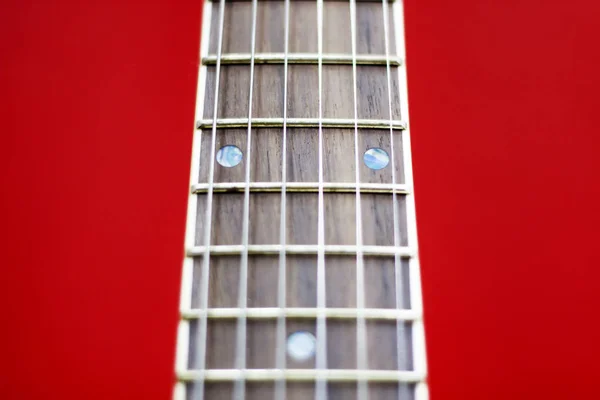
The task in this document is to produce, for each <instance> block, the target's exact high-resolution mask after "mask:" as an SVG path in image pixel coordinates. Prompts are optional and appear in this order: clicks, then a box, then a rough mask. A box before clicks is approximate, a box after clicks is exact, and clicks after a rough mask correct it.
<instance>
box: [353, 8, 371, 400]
mask: <svg viewBox="0 0 600 400" xmlns="http://www.w3.org/2000/svg"><path fill="white" fill-rule="evenodd" d="M350 35H351V42H352V90H353V99H354V166H355V168H354V171H355V180H356V187H357V189H356V248H357V250H356V308H357V317H356V367H357V368H358V369H359V370H365V369H367V353H366V347H365V346H366V343H367V334H366V323H365V318H364V309H365V281H364V280H365V276H364V273H365V272H364V264H363V251H362V245H363V239H362V208H361V202H360V189H359V187H360V170H361V169H360V164H359V141H358V95H357V90H358V89H357V84H358V83H357V76H356V75H357V71H356V1H355V0H350ZM356 385H357V391H358V396H357V397H358V400H367V398H368V384H367V382H366V381H365V380H363V379H359V380H358V381H357V382H356Z"/></svg>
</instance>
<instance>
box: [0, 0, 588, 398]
mask: <svg viewBox="0 0 600 400" xmlns="http://www.w3.org/2000/svg"><path fill="white" fill-rule="evenodd" d="M2 9H3V10H2V12H0V34H1V37H2V39H1V46H2V47H1V54H2V62H1V63H0V65H1V66H0V68H2V108H1V112H2V135H1V144H0V152H1V153H2V154H1V157H0V160H1V163H2V164H1V165H2V168H1V170H2V171H1V174H2V196H1V199H0V202H1V205H2V206H1V210H2V222H1V226H2V230H3V231H4V235H3V236H4V237H3V239H2V242H1V243H2V244H1V246H2V252H1V253H0V254H1V255H0V257H1V259H0V262H1V264H2V279H1V280H0V285H1V287H0V296H1V298H0V300H1V302H2V304H3V313H2V314H3V318H2V333H1V335H2V337H1V343H2V355H1V360H2V361H0V364H1V365H2V371H1V372H2V373H1V375H0V376H1V377H0V393H1V396H2V398H6V399H16V398H19V399H25V398H27V399H29V398H84V399H106V398H115V399H116V398H130V399H131V398H144V399H146V400H148V399H167V398H169V397H170V394H171V386H172V381H173V374H172V369H173V360H174V348H175V328H176V322H177V304H178V290H179V287H178V286H179V277H180V267H181V258H182V255H183V253H182V243H183V234H184V222H185V210H186V208H185V205H186V199H187V197H186V195H187V188H188V173H189V162H190V150H191V137H192V130H193V129H192V128H193V111H194V100H195V99H194V96H195V83H196V73H197V65H198V44H199V33H200V30H199V29H200V26H199V25H200V12H201V4H200V1H185V2H183V1H182V2H169V1H153V2H134V1H129V2H123V1H106V2H100V3H93V2H75V1H70V2H67V1H64V2H50V1H47V2H45V1H28V2H25V1H13V2H4V4H3V6H2ZM406 17H407V40H408V68H409V91H410V96H411V97H410V108H411V126H412V129H413V130H412V132H413V153H414V162H415V166H414V169H415V180H416V191H417V212H418V223H419V238H420V245H421V257H422V264H423V265H422V269H423V282H424V295H425V307H426V329H427V339H428V343H427V344H428V352H429V364H430V383H431V392H432V397H433V399H434V400H450V399H457V400H458V399H461V400H465V399H477V400H479V399H507V398H511V399H531V398H544V399H549V398H556V399H564V398H593V397H594V395H593V393H595V392H596V391H597V385H596V384H597V382H598V379H599V378H600V372H599V371H600V367H599V365H598V363H599V362H598V356H599V355H600V344H599V341H598V337H600V326H599V325H598V323H597V321H596V318H597V317H596V315H597V314H598V311H597V310H598V306H599V305H600V300H599V296H598V290H597V288H598V286H599V284H598V282H599V281H600V271H599V270H598V268H597V266H598V265H599V256H598V252H597V250H596V246H597V238H598V233H597V229H598V226H599V223H600V216H599V213H598V211H597V204H598V202H599V200H600V193H599V190H598V185H597V181H598V178H599V176H600V161H599V159H598V157H597V150H598V148H599V146H600V139H598V135H597V132H596V130H597V128H596V125H597V123H596V122H597V114H598V111H597V103H598V102H597V99H596V97H597V93H598V92H599V91H600V75H599V74H598V72H597V66H598V62H599V61H600V56H599V53H598V51H597V38H598V36H599V31H598V28H597V27H596V25H597V21H598V20H600V9H599V6H598V5H597V4H596V2H594V1H591V0H573V1H571V2H567V3H565V2H562V1H545V2H541V1H529V2H522V1H505V2H497V1H480V0H477V1H475V0H471V1H463V2H447V1H441V0H422V1H419V2H418V4H417V2H416V1H412V0H411V1H407V3H406Z"/></svg>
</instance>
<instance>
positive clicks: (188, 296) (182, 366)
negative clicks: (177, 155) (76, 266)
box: [173, 2, 212, 400]
mask: <svg viewBox="0 0 600 400" xmlns="http://www.w3.org/2000/svg"><path fill="white" fill-rule="evenodd" d="M211 11H212V4H211V3H209V2H206V3H205V4H204V7H203V13H202V17H203V18H202V33H201V39H200V40H201V42H200V59H201V60H202V59H203V58H204V57H206V55H207V54H208V39H209V36H210V35H209V32H210V20H211V14H212V13H211ZM206 70H207V68H206V66H205V65H203V64H201V65H200V67H199V71H198V72H199V73H198V83H197V85H198V86H197V89H196V110H195V115H196V117H195V120H197V119H198V118H200V117H202V113H203V108H204V92H205V85H206ZM201 142H202V131H201V130H200V131H196V128H195V127H194V135H193V142H192V163H191V170H190V183H191V184H192V185H193V184H195V183H196V182H198V177H199V175H200V143H201ZM197 200H198V197H197V196H196V194H195V193H191V192H190V196H189V198H188V210H187V213H188V214H187V215H188V216H187V221H186V229H185V247H186V249H187V248H189V247H190V246H194V244H195V237H196V221H197V218H196V213H197ZM193 274H194V259H193V257H192V256H189V255H186V256H185V258H184V260H183V268H182V274H181V289H180V290H181V293H180V301H179V307H180V309H182V310H183V309H186V308H188V307H191V305H192V282H193ZM189 343H190V324H189V321H186V320H183V319H182V320H180V321H179V327H178V332H177V355H176V361H175V370H176V371H184V370H187V369H188V362H189ZM186 391H187V390H186V386H185V384H184V383H182V382H178V383H176V384H175V389H174V392H173V398H174V399H175V400H185V399H186Z"/></svg>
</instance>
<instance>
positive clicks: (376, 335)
mask: <svg viewBox="0 0 600 400" xmlns="http://www.w3.org/2000/svg"><path fill="white" fill-rule="evenodd" d="M251 11H252V3H251V2H232V3H229V2H228V3H226V6H225V26H224V36H223V54H227V53H249V52H250V39H251V26H252V18H251V15H252V14H251ZM218 13H219V8H218V3H215V4H214V5H213V14H212V25H211V39H210V45H209V53H211V54H214V53H215V52H216V48H217V43H216V38H218V21H219V19H218V17H219V16H218ZM389 14H390V15H391V8H390V10H389ZM316 22H317V19H316V4H315V2H313V1H311V2H307V1H292V2H291V20H290V39H289V50H290V52H316V51H317V29H316ZM357 24H358V25H357V51H358V53H359V54H379V55H382V54H385V48H384V34H383V32H384V29H383V19H382V4H381V3H377V2H359V3H357ZM389 27H390V39H391V42H390V43H391V44H390V51H391V52H393V51H394V39H393V34H392V32H393V30H392V29H393V24H392V22H391V20H390V25H389ZM323 32H324V38H323V40H324V41H323V49H324V52H325V53H344V54H351V41H350V12H349V6H348V3H347V2H327V1H326V2H325V3H324V31H323ZM256 38H257V42H256V51H257V52H283V50H284V3H283V2H279V1H266V2H259V7H258V19H257V32H256ZM254 71H255V73H254V83H253V84H254V86H253V99H252V116H254V117H282V116H283V107H284V98H283V96H284V66H283V65H256V66H255V70H254ZM215 72H216V67H214V66H210V67H208V73H207V82H206V88H205V108H204V118H206V119H210V118H212V116H213V111H214V106H215V104H214V88H215ZM391 72H392V73H391V81H392V88H391V90H392V113H393V115H392V117H393V118H394V119H400V118H401V115H400V103H399V95H398V79H397V76H398V75H397V70H396V68H392V71H391ZM249 88H250V68H249V66H248V65H223V66H221V79H220V83H219V92H220V94H219V104H218V105H217V107H218V112H217V114H218V117H219V118H245V117H247V116H248V103H249V98H248V97H249ZM357 90H358V96H357V104H358V117H359V118H365V119H389V118H390V116H389V104H388V84H387V69H386V67H385V66H383V67H382V66H359V67H358V68H357ZM318 100H319V92H318V67H317V65H289V69H288V97H287V101H286V102H285V103H286V105H287V115H288V117H312V118H316V117H318ZM322 100H323V116H324V117H325V118H354V98H353V79H352V66H347V65H345V66H337V65H325V66H323V93H322ZM247 134H248V132H247V129H244V128H242V129H219V130H218V131H217V136H216V143H215V151H216V150H218V149H219V148H221V147H222V146H224V145H228V144H230V145H236V146H237V147H239V148H240V149H242V151H243V152H244V158H243V161H242V162H241V163H240V164H239V165H237V166H236V167H233V168H224V167H222V166H220V165H219V164H218V163H216V161H215V160H211V159H210V155H211V145H212V137H211V132H210V130H206V131H204V132H203V133H202V139H201V156H200V174H199V182H200V183H206V182H208V181H209V167H210V163H211V162H212V163H214V182H244V180H245V170H246V168H247V163H250V180H251V181H252V182H280V181H281V180H282V165H283V163H285V164H286V166H287V176H286V179H287V181H289V182H317V181H318V171H319V165H318V151H319V149H318V144H319V143H318V130H317V129H314V128H306V129H304V128H303V129H299V128H293V129H288V130H287V157H286V159H285V160H284V159H283V152H282V130H281V129H266V128H259V129H253V130H252V146H251V154H250V157H248V155H247V154H246V148H247ZM392 134H393V135H394V137H393V140H394V149H393V153H394V164H395V177H396V181H395V182H392V163H391V162H390V164H389V165H388V166H387V167H386V168H384V169H382V170H379V171H374V170H371V169H369V168H368V167H366V166H365V165H364V163H363V161H362V155H363V153H364V151H366V150H367V149H369V148H371V147H381V148H383V149H385V150H386V151H387V152H388V153H389V154H390V156H391V155H392V149H391V133H390V130H385V129H384V130H376V129H361V130H360V131H359V143H358V144H357V143H355V140H354V130H353V129H324V130H323V152H324V153H323V159H324V163H323V166H322V167H323V178H324V181H325V182H355V179H356V178H355V171H356V168H358V169H359V176H360V181H361V182H363V183H404V165H403V164H404V162H403V161H404V160H403V158H402V133H401V131H394V132H393V133H392ZM355 146H356V147H357V148H358V151H359V165H355V161H354V159H355V158H354V155H355V153H354V152H355ZM206 197H207V195H206V194H199V195H198V213H197V231H196V244H197V245H203V244H204V243H205V241H204V239H205V238H204V237H203V233H204V226H205V224H206V223H211V224H212V229H211V238H210V243H211V244H214V245H234V244H238V245H239V244H241V243H242V225H243V218H244V215H243V201H244V194H243V193H215V194H213V203H212V204H213V206H212V207H213V208H212V217H211V220H210V221H205V210H206V208H205V207H206V200H207V198H206ZM360 201H361V214H362V227H363V232H362V234H363V244H365V245H380V246H393V245H394V222H393V202H392V195H391V194H366V193H363V194H361V198H360ZM356 203H357V201H356V194H355V193H326V194H325V195H324V206H325V207H324V216H325V244H344V245H354V244H356V224H355V221H356ZM317 213H318V195H317V194H316V193H288V194H286V215H285V218H286V235H285V236H286V242H287V244H317V221H318V216H317ZM405 214H406V211H405V207H404V198H403V196H401V195H399V196H398V223H399V226H400V238H399V242H400V245H403V246H406V245H407V234H406V215H405ZM280 218H281V194H280V193H251V194H250V214H249V219H250V224H249V226H250V228H249V238H248V240H249V243H250V244H279V243H280V232H279V227H280ZM210 265H211V268H210V281H209V304H208V306H209V307H211V308H213V307H237V306H238V290H239V284H240V282H239V268H240V256H237V255H236V256H216V255H213V256H211V260H210ZM278 268H279V259H278V256H266V255H250V256H249V259H248V282H247V285H248V298H247V303H248V304H247V306H248V307H277V306H278V304H277V282H278V273H279V272H278ZM201 269H202V257H198V258H197V259H196V261H195V264H194V274H193V298H192V307H195V308H197V307H200V301H199V299H200V287H201V286H200V284H201ZM400 270H401V274H400V277H399V279H398V280H397V279H396V277H395V264H394V257H365V259H364V271H365V302H366V304H365V306H366V307H369V308H371V307H372V308H396V287H395V285H396V282H400V283H401V288H400V290H399V292H400V293H401V298H400V299H399V300H398V303H399V304H400V307H401V308H410V304H409V291H408V279H409V276H408V263H407V261H406V260H402V262H401V264H400ZM325 275H326V280H325V287H326V299H325V302H326V306H327V307H356V306H357V304H356V257H355V256H329V255H328V256H326V258H325ZM316 305H317V256H316V255H314V256H313V255H288V256H287V257H286V306H288V307H316ZM247 323H248V328H247V350H246V351H247V359H246V365H247V368H275V367H276V364H275V361H276V357H275V355H276V329H277V320H276V319H273V320H252V319H249V320H248V322H247ZM236 324H237V320H236V319H230V320H229V319H219V320H211V319H209V322H208V334H207V336H208V337H207V358H206V368H235V365H234V358H235V351H236V344H235V341H236V326H237V325H236ZM326 324H327V368H331V369H338V368H343V369H352V368H356V367H357V365H356V356H357V354H356V353H357V342H356V321H355V320H336V319H331V320H327V321H326ZM399 325H400V326H398V327H397V325H396V322H395V321H391V322H390V321H367V342H366V343H363V344H362V345H363V346H366V349H367V355H368V357H367V358H368V368H369V369H391V370H394V369H398V368H400V369H402V370H410V369H411V368H412V350H411V349H412V343H411V334H410V332H411V330H410V324H409V323H403V324H399ZM198 329H199V323H198V322H196V321H194V322H192V323H191V332H190V338H191V341H190V357H189V359H190V360H191V361H190V365H189V367H190V368H195V367H197V366H196V365H195V364H194V361H193V360H194V358H195V357H194V355H195V352H196V347H197V345H198V343H197V339H198ZM298 330H305V331H309V332H312V333H313V334H315V335H316V320H315V319H288V320H287V321H286V332H287V334H291V333H293V332H295V331H298ZM398 350H400V354H398ZM286 367H288V368H314V367H315V359H314V358H312V359H311V360H309V361H306V362H302V363H300V362H297V361H294V360H293V359H291V358H290V357H288V359H287V360H286ZM232 388H233V385H232V384H225V383H223V384H212V383H208V384H207V385H206V397H205V398H208V399H221V398H222V399H231V396H232ZM193 390H194V388H193V386H192V385H190V386H189V390H188V395H189V397H190V398H194V397H193V396H194V392H193ZM313 394H314V385H313V384H298V383H289V384H288V385H287V398H289V399H301V398H302V399H304V398H313V397H314V396H313ZM273 395H274V386H273V384H272V383H260V384H257V383H247V385H246V398H247V399H264V398H273ZM328 395H329V399H353V398H356V384H329V385H328ZM399 396H400V397H401V398H403V399H404V398H405V399H411V398H412V389H411V387H410V386H409V385H391V384H370V385H369V398H370V399H376V400H378V399H396V400H397V399H398V398H399Z"/></svg>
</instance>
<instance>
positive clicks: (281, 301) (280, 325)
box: [275, 0, 290, 400]
mask: <svg viewBox="0 0 600 400" xmlns="http://www.w3.org/2000/svg"><path fill="white" fill-rule="evenodd" d="M289 32H290V0H285V16H284V35H285V38H284V42H285V44H284V61H283V132H282V135H283V138H282V143H281V160H282V161H281V207H280V212H281V215H280V220H279V241H280V243H281V250H280V251H279V280H278V289H277V305H278V307H279V308H280V309H281V310H284V309H285V307H286V289H287V287H286V284H287V281H286V279H287V275H286V268H287V267H286V250H285V244H286V237H285V235H286V218H287V215H286V213H287V211H286V185H287V88H288V62H287V58H288V51H289V48H288V46H289ZM285 319H286V317H285V314H283V313H282V315H281V316H280V317H279V318H278V319H277V347H276V352H277V354H276V359H275V366H276V367H277V368H278V369H281V370H283V369H285V368H286V362H285V339H286V334H285V333H286V320H285ZM285 397H286V383H285V380H283V379H281V380H278V381H277V382H276V384H275V399H276V400H285Z"/></svg>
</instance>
